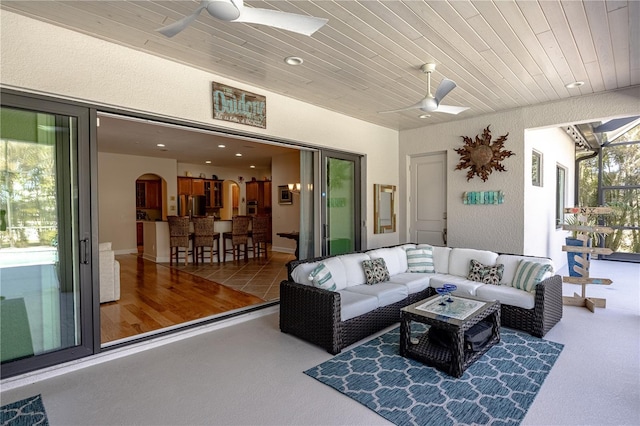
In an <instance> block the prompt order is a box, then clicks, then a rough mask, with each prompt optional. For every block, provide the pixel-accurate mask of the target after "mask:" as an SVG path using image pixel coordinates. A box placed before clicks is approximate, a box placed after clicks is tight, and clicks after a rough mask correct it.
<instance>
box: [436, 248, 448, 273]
mask: <svg viewBox="0 0 640 426" xmlns="http://www.w3.org/2000/svg"><path fill="white" fill-rule="evenodd" d="M449 253H451V247H438V246H433V266H434V267H435V268H436V273H437V274H448V273H449Z"/></svg>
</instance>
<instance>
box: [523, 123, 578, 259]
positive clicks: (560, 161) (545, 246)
mask: <svg viewBox="0 0 640 426" xmlns="http://www.w3.org/2000/svg"><path fill="white" fill-rule="evenodd" d="M534 149H535V150H536V151H538V152H541V153H542V186H541V187H538V186H533V184H532V183H531V179H530V178H529V177H530V176H531V160H530V159H531V155H532V152H533V150H534ZM525 155H526V156H527V158H529V160H528V161H526V162H525V168H524V176H525V200H524V217H525V220H524V223H525V227H524V246H523V249H522V252H523V254H528V255H533V256H544V257H550V258H551V259H552V260H553V263H554V265H556V266H557V267H561V266H562V265H564V264H565V263H567V259H566V253H564V252H563V251H562V245H563V244H564V237H565V236H566V234H567V231H563V230H562V229H560V228H557V227H556V183H557V182H556V167H557V166H558V165H560V166H563V167H565V168H566V169H567V186H566V188H565V189H566V193H565V195H566V199H565V205H566V206H567V207H572V206H573V205H574V196H573V195H574V181H573V176H574V174H575V143H574V141H573V140H572V139H571V138H570V137H569V136H568V135H567V133H566V132H565V131H564V130H562V129H560V128H558V127H553V128H547V129H532V130H527V131H525ZM542 230H544V232H541V231H542Z"/></svg>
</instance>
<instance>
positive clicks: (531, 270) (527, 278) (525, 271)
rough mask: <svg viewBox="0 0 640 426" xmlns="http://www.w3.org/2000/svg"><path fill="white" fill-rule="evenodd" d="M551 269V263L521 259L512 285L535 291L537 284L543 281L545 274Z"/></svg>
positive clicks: (531, 291) (520, 288)
mask: <svg viewBox="0 0 640 426" xmlns="http://www.w3.org/2000/svg"><path fill="white" fill-rule="evenodd" d="M551 270H552V268H551V265H546V264H543V263H538V262H527V261H526V260H521V261H520V263H518V267H517V268H516V273H515V275H514V277H513V281H512V282H511V287H515V288H517V289H519V290H524V291H528V292H530V293H533V292H535V290H536V285H537V284H538V283H540V281H542V278H543V277H544V274H546V273H547V272H549V271H551Z"/></svg>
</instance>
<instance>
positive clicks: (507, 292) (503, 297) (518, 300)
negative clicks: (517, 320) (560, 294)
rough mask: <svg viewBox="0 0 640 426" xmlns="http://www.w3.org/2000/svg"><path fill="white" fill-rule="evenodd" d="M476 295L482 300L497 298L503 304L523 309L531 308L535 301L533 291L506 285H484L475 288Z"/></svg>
mask: <svg viewBox="0 0 640 426" xmlns="http://www.w3.org/2000/svg"><path fill="white" fill-rule="evenodd" d="M476 296H478V297H479V298H480V299H482V300H499V301H500V303H502V304H504V305H511V306H517V307H519V308H523V309H533V307H534V306H535V303H536V298H535V295H534V294H533V293H529V292H527V291H522V290H518V289H516V288H513V287H509V286H506V285H484V286H482V287H479V288H478V289H477V290H476Z"/></svg>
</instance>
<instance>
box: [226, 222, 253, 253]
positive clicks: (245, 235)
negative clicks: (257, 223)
mask: <svg viewBox="0 0 640 426" xmlns="http://www.w3.org/2000/svg"><path fill="white" fill-rule="evenodd" d="M250 222H251V218H250V217H249V216H234V217H233V219H232V222H231V232H224V233H223V234H222V240H223V242H222V247H223V252H224V256H225V258H226V256H227V253H232V254H233V261H234V262H235V261H236V251H237V253H238V258H239V257H240V246H243V245H244V260H245V261H246V260H249V259H248V256H247V251H248V242H249V223H250ZM227 240H230V241H231V248H229V249H227Z"/></svg>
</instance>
